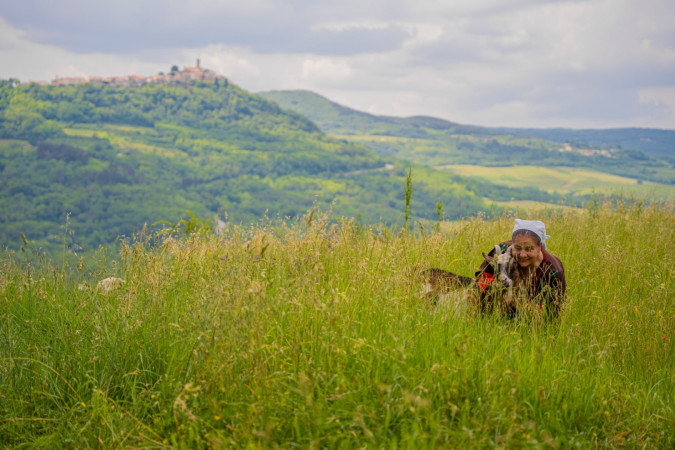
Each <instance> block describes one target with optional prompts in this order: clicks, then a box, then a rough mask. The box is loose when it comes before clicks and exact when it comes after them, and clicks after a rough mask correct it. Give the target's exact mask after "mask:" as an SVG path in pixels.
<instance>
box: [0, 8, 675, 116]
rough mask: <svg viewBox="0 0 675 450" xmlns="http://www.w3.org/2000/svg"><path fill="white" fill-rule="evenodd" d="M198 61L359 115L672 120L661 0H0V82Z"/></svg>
mask: <svg viewBox="0 0 675 450" xmlns="http://www.w3.org/2000/svg"><path fill="white" fill-rule="evenodd" d="M197 58H199V59H200V61H201V66H202V67H204V68H208V69H211V70H213V71H215V72H217V73H219V74H221V75H224V76H226V77H227V78H229V79H230V81H231V82H233V83H235V84H237V85H238V86H240V87H242V88H243V89H246V90H248V91H251V92H262V91H269V90H281V89H306V90H310V91H313V92H316V93H318V94H321V95H323V96H325V97H328V98H329V99H331V100H333V101H335V102H338V103H340V104H342V105H345V106H348V107H351V108H354V109H357V110H360V111H365V112H369V113H372V114H381V115H391V116H400V117H407V116H414V115H427V116H433V117H439V118H443V119H446V120H450V121H453V122H458V123H462V124H471V125H483V126H496V127H501V126H504V127H533V128H551V127H565V128H615V127H646V128H666V129H675V1H672V0H388V1H385V0H187V1H186V0H116V1H113V2H111V1H101V0H20V1H17V0H0V79H8V78H18V79H20V80H21V81H51V80H53V79H54V78H55V77H56V76H59V77H64V76H92V75H95V76H113V75H130V74H140V75H146V76H147V75H154V74H157V73H159V72H168V71H169V70H170V68H171V66H173V65H178V66H179V67H183V66H193V65H194V64H195V61H196V59H197Z"/></svg>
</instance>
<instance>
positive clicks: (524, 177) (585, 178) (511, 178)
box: [438, 164, 675, 201]
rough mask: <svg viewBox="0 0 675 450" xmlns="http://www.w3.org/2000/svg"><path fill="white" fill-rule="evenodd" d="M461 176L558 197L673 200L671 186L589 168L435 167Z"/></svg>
mask: <svg viewBox="0 0 675 450" xmlns="http://www.w3.org/2000/svg"><path fill="white" fill-rule="evenodd" d="M438 169H443V170H449V171H451V172H453V173H456V174H458V175H462V176H469V177H478V178H482V179H486V180H489V181H491V182H493V183H495V184H500V185H503V186H509V187H516V188H523V187H534V188H537V189H541V187H542V186H546V188H547V189H546V190H548V191H549V192H557V193H559V194H574V195H589V194H615V193H617V192H618V193H622V194H623V195H626V196H639V197H643V198H659V199H662V200H669V201H673V200H674V199H675V187H674V186H672V185H665V184H659V183H652V182H649V181H645V182H639V181H638V180H636V179H634V178H627V177H621V176H618V175H612V174H608V173H602V172H597V171H594V170H589V169H578V168H573V167H538V166H510V167H485V166H474V165H467V164H455V165H445V166H439V167H438Z"/></svg>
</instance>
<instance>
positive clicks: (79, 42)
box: [2, 0, 408, 56]
mask: <svg viewBox="0 0 675 450" xmlns="http://www.w3.org/2000/svg"><path fill="white" fill-rule="evenodd" d="M111 5H112V6H111ZM185 5H186V6H180V7H175V8H166V9H165V7H164V6H155V5H154V4H153V5H148V4H147V3H143V2H139V3H138V4H137V5H130V4H125V3H123V2H122V3H121V4H119V3H117V2H116V3H111V4H109V5H107V6H105V7H103V6H101V7H96V8H94V7H92V6H91V5H90V4H88V3H87V4H81V3H80V2H77V1H72V0H71V1H70V2H68V1H65V2H61V3H58V4H57V3H55V2H46V3H44V2H39V1H36V0H24V1H22V2H14V3H7V5H6V7H5V8H4V9H3V11H2V16H3V18H4V19H5V20H7V22H8V23H10V24H11V25H12V26H14V27H16V28H19V29H22V30H23V31H24V32H25V33H26V36H27V38H28V39H30V40H32V41H33V42H37V43H41V44H50V45H55V46H58V47H61V48H64V49H66V50H68V51H72V52H76V53H91V52H104V53H138V52H143V51H147V50H161V49H167V48H176V47H178V48H198V47H204V46H207V45H213V44H223V45H234V46H242V47H246V48H249V49H250V50H252V51H254V52H257V53H276V52H279V53H305V52H309V53H317V54H328V55H340V56H346V55H354V54H358V53H364V52H382V51H390V50H395V49H397V48H399V47H400V46H401V44H402V43H403V41H404V40H405V39H406V38H407V37H408V34H407V32H406V31H404V30H403V29H402V28H400V27H398V26H396V25H389V26H386V27H380V28H358V27H352V28H346V29H343V30H329V29H321V28H319V29H312V26H313V25H315V23H314V21H316V20H317V18H316V17H315V16H316V13H315V12H313V11H312V10H311V9H304V8H297V7H294V8H292V7H291V6H292V5H290V6H289V4H283V3H275V4H273V5H266V7H267V9H263V10H257V9H251V8H249V9H246V8H234V7H232V8H222V6H221V7H210V9H205V10H191V9H189V8H190V6H189V5H190V3H185ZM181 12H184V15H183V17H181V14H180V13H181Z"/></svg>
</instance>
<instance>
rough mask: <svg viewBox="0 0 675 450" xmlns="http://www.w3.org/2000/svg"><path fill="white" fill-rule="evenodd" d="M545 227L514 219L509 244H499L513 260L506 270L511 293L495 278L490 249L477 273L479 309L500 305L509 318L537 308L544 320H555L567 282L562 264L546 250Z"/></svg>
mask: <svg viewBox="0 0 675 450" xmlns="http://www.w3.org/2000/svg"><path fill="white" fill-rule="evenodd" d="M548 238H550V236H548V235H547V234H546V226H545V225H544V223H543V222H541V221H539V220H520V219H516V221H515V225H514V227H513V233H512V235H511V240H510V241H505V242H502V243H500V244H499V246H500V249H501V250H502V252H504V251H506V250H507V249H508V247H511V254H512V256H513V258H514V260H515V264H512V265H511V267H510V268H509V270H508V276H509V277H510V279H511V280H512V283H511V284H512V286H513V289H512V290H508V289H506V288H507V285H506V283H504V282H503V281H501V280H499V279H498V278H496V276H495V275H498V273H497V272H498V269H497V267H496V264H495V263H494V262H493V261H494V260H493V258H494V257H495V255H496V253H497V252H496V249H493V250H492V251H491V252H490V253H489V254H488V256H487V258H486V259H485V261H483V263H482V264H481V266H480V268H479V270H478V272H476V280H477V281H478V285H479V286H480V290H481V295H480V306H481V310H483V311H489V310H492V309H493V308H494V307H495V306H499V307H500V308H501V309H502V310H503V311H504V312H505V313H506V314H507V315H508V316H509V317H514V316H515V315H516V314H518V313H519V312H520V311H521V310H522V309H532V308H534V309H535V310H536V309H539V310H540V311H541V312H542V313H543V315H544V316H545V317H551V318H554V317H557V316H558V314H559V313H560V310H561V308H562V306H563V304H564V303H565V295H566V290H567V282H566V280H565V270H564V269H563V265H562V262H560V260H559V259H558V258H556V257H555V256H554V255H552V254H551V253H549V252H548V251H547V250H546V243H545V241H546V239H548Z"/></svg>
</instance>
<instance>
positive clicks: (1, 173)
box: [0, 82, 560, 250]
mask: <svg viewBox="0 0 675 450" xmlns="http://www.w3.org/2000/svg"><path fill="white" fill-rule="evenodd" d="M407 168H408V164H407V163H400V162H398V161H397V160H396V159H395V158H393V157H390V156H382V155H377V154H376V153H374V152H373V151H372V150H370V149H368V148H367V147H365V146H362V145H359V144H357V143H351V142H348V141H346V140H344V139H340V138H336V137H330V136H328V135H326V134H324V133H323V132H322V131H320V130H319V128H318V127H317V126H316V125H315V124H314V123H313V122H311V121H310V120H308V119H307V118H305V117H304V116H301V115H300V114H298V113H295V112H292V111H287V110H282V109H281V108H280V107H279V106H278V105H277V104H276V103H274V102H271V101H269V100H266V99H264V98H262V97H260V96H256V95H252V94H250V93H248V92H246V91H244V90H242V89H240V88H239V87H237V86H235V85H234V84H231V83H227V82H220V83H210V84H209V83H203V82H196V83H193V84H192V85H189V86H170V85H145V86H142V87H113V86H106V85H103V86H94V85H91V84H80V85H75V86H41V85H37V84H30V85H19V86H15V84H14V83H10V82H1V83H0V208H1V209H2V211H3V212H4V214H2V216H0V245H1V246H9V247H10V248H18V247H19V246H20V245H21V243H22V242H21V237H20V234H21V233H23V234H24V235H25V236H26V237H27V238H28V240H30V241H31V242H32V243H34V244H35V245H41V246H44V247H46V248H51V249H54V248H63V247H64V245H66V246H67V247H68V248H70V249H74V250H77V249H78V248H79V247H78V246H81V247H84V248H87V249H91V248H95V247H97V246H98V245H99V244H105V243H110V242H113V241H115V240H116V239H117V238H118V236H124V235H126V236H129V235H130V234H131V233H132V232H133V231H134V230H139V229H140V228H141V227H143V225H144V224H152V223H154V222H156V221H158V220H169V221H174V222H175V221H177V220H178V219H179V218H180V217H181V216H183V217H186V216H185V211H186V210H190V211H193V212H194V213H195V214H196V215H197V216H198V217H201V218H205V219H211V218H214V216H215V215H216V214H219V215H220V217H221V218H222V219H223V220H229V221H231V222H234V223H240V222H241V223H249V222H255V221H258V220H261V219H262V218H264V217H265V216H268V217H271V218H273V219H274V218H275V217H282V218H283V217H293V216H298V215H302V214H304V213H305V212H307V211H308V210H310V209H312V208H314V207H315V205H317V206H319V207H321V208H323V209H328V208H332V210H333V213H334V215H335V216H338V217H341V216H345V217H355V218H358V219H359V220H361V221H363V222H366V223H373V222H380V221H384V222H387V223H394V222H397V221H398V222H403V220H402V218H403V210H404V195H403V186H404V182H405V174H406V169H407ZM413 177H414V195H413V203H412V211H411V218H412V219H413V222H414V221H417V220H426V221H429V220H436V218H437V215H436V210H437V203H438V201H439V200H440V201H441V202H442V203H443V205H444V214H445V217H446V218H449V219H452V218H456V217H460V216H465V215H472V214H475V213H476V212H478V211H481V210H488V209H489V206H488V205H487V204H486V203H485V202H484V201H483V198H484V197H495V198H496V199H497V200H499V199H503V200H508V199H510V198H513V197H516V198H521V197H525V198H530V197H533V196H534V197H538V199H539V200H542V201H553V200H556V199H559V198H560V197H559V196H554V195H549V194H547V193H544V192H540V191H536V190H532V189H504V188H498V187H496V186H494V185H492V184H490V183H489V182H484V181H480V180H478V181H470V182H465V181H464V180H463V179H462V178H461V177H460V176H457V175H452V174H449V173H443V172H440V171H434V170H432V169H428V168H423V167H415V168H414V169H413Z"/></svg>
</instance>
